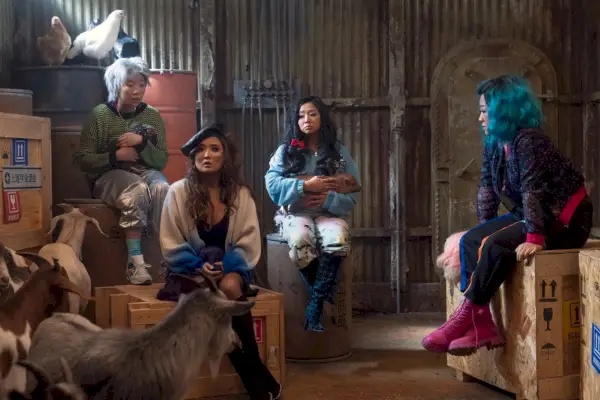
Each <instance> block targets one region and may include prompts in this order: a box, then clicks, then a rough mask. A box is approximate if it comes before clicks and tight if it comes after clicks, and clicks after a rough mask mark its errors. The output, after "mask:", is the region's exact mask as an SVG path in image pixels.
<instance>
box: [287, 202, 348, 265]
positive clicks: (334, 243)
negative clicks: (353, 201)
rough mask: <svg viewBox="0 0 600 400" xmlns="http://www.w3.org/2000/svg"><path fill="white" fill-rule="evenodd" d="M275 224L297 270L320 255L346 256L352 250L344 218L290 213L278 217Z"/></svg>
mask: <svg viewBox="0 0 600 400" xmlns="http://www.w3.org/2000/svg"><path fill="white" fill-rule="evenodd" d="M276 221H277V225H278V228H279V234H280V235H281V236H282V237H283V238H284V239H285V240H286V241H287V243H288V245H289V247H290V253H289V254H290V258H291V259H292V261H294V262H295V263H296V265H297V266H298V268H304V267H306V266H307V265H308V264H310V262H311V261H312V260H314V259H315V258H317V257H318V254H319V252H322V253H329V254H334V255H339V256H345V255H347V253H348V251H349V250H350V234H349V229H348V222H347V221H346V220H343V219H341V218H334V217H328V216H317V217H314V216H310V215H305V214H294V215H292V214H287V215H279V216H278V217H277V218H276Z"/></svg>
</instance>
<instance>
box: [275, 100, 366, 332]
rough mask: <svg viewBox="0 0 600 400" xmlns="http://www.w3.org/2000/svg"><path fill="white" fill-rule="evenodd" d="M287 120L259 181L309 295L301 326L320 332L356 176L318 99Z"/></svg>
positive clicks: (345, 246) (346, 241) (344, 249)
mask: <svg viewBox="0 0 600 400" xmlns="http://www.w3.org/2000/svg"><path fill="white" fill-rule="evenodd" d="M291 121H292V123H290V124H289V126H288V129H287V132H286V136H285V139H284V142H283V144H282V145H281V146H279V148H278V149H277V150H276V152H275V154H274V155H273V157H272V158H271V160H270V161H269V170H268V171H267V173H266V175H265V182H266V186H267V191H268V193H269V196H270V197H271V199H272V200H273V202H275V204H277V205H278V206H280V207H281V208H280V210H279V211H278V212H277V215H276V216H275V223H276V225H277V227H278V229H279V232H280V234H281V235H282V237H283V238H284V239H285V240H286V241H287V243H288V245H289V247H290V258H291V259H292V260H293V261H294V262H295V263H296V264H297V265H298V268H299V270H300V273H301V275H302V277H303V279H304V281H305V282H306V283H307V285H308V287H309V290H311V292H312V294H311V300H310V303H309V304H308V307H307V308H306V323H305V328H306V329H309V330H312V331H316V332H322V331H323V325H322V324H321V315H322V313H323V303H324V301H328V302H329V303H331V302H332V299H333V295H332V293H333V290H334V288H335V286H336V281H337V276H338V272H339V268H340V265H342V263H343V260H344V257H345V256H346V255H347V254H348V250H349V248H350V236H349V229H348V221H347V218H348V215H349V214H350V212H351V211H352V210H353V209H354V206H355V205H356V195H357V191H359V190H360V178H359V176H358V169H357V167H356V164H355V163H354V160H353V159H352V157H351V156H350V152H349V151H348V149H347V148H346V147H345V146H343V145H342V144H341V143H340V142H339V141H338V139H337V132H336V129H335V126H334V124H333V121H332V119H331V116H330V114H329V108H328V107H327V105H325V103H323V101H322V100H321V99H320V98H318V97H314V96H311V97H306V98H303V99H301V100H300V101H299V102H298V105H297V107H296V109H295V110H294V114H292V118H291Z"/></svg>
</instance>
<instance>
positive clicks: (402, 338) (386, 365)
mask: <svg viewBox="0 0 600 400" xmlns="http://www.w3.org/2000/svg"><path fill="white" fill-rule="evenodd" d="M442 322H443V315H441V314H439V315H438V314H406V315H368V316H355V317H354V318H353V328H352V330H353V349H354V350H353V354H352V356H351V357H349V358H347V359H346V360H343V361H339V362H335V363H323V364H295V363H288V364H287V367H286V368H287V373H286V384H285V391H284V393H285V400H310V399H319V400H342V399H352V400H354V399H355V400H405V399H406V400H408V399H411V400H428V399H432V400H433V399H435V400H442V399H443V400H481V399H485V400H505V399H514V396H512V395H509V394H506V393H503V392H500V391H498V390H496V389H493V388H489V387H486V386H484V385H483V384H480V383H461V382H459V381H458V380H457V379H456V378H455V374H454V370H452V369H450V368H448V367H447V366H446V357H445V356H440V355H436V354H432V353H428V352H426V351H425V350H423V348H422V347H421V344H420V341H421V338H422V337H423V336H424V335H426V334H427V333H429V332H430V331H431V330H432V329H435V328H436V327H438V326H439V325H440V324H441V323H442ZM220 399H223V400H224V398H220ZM234 399H235V400H242V399H247V397H246V396H235V397H229V398H227V400H234Z"/></svg>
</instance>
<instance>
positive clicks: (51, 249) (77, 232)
mask: <svg viewBox="0 0 600 400" xmlns="http://www.w3.org/2000/svg"><path fill="white" fill-rule="evenodd" d="M59 206H61V207H62V208H63V209H64V210H65V211H66V213H65V214H61V215H57V216H56V217H54V218H52V223H51V225H50V232H49V234H51V233H52V232H53V231H54V229H56V224H57V222H58V221H62V227H61V230H60V233H59V235H58V239H57V240H56V242H55V243H49V244H47V245H45V246H44V247H42V248H41V249H40V251H39V252H38V254H39V255H40V256H42V257H44V258H45V259H46V260H47V261H48V262H52V259H54V258H56V259H57V260H58V262H59V263H60V265H61V266H62V267H63V271H64V272H65V274H66V276H67V277H68V278H69V280H70V281H71V282H73V283H74V284H76V285H77V287H79V288H81V290H82V292H83V293H84V294H85V295H87V296H91V294H92V281H91V279H90V274H89V273H88V271H87V269H86V268H85V265H83V263H82V262H81V246H82V244H83V239H84V236H85V228H86V226H87V223H88V222H91V223H92V224H94V225H95V226H96V228H97V229H98V231H100V233H101V234H103V235H104V236H107V237H108V235H106V233H104V232H103V231H102V228H100V224H99V223H98V221H97V220H96V219H94V218H92V217H89V216H87V215H85V214H84V213H83V212H81V210H80V209H79V208H77V207H73V206H72V205H70V204H64V203H61V204H59ZM86 307H87V301H86V300H84V299H82V298H80V297H79V296H76V295H74V294H69V312H72V313H76V314H79V313H82V312H83V311H85V308H86Z"/></svg>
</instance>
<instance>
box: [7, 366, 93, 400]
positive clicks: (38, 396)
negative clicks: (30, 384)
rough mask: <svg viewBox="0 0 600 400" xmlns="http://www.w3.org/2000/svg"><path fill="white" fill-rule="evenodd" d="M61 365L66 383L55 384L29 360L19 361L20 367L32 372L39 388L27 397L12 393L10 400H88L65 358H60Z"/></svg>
mask: <svg viewBox="0 0 600 400" xmlns="http://www.w3.org/2000/svg"><path fill="white" fill-rule="evenodd" d="M60 364H61V367H62V370H63V375H64V376H65V381H64V382H60V383H54V382H52V380H51V379H50V378H49V377H48V374H47V373H46V372H45V371H44V370H42V369H41V368H39V367H38V366H36V365H34V364H32V363H31V362H29V361H27V360H19V362H18V365H19V366H21V367H23V368H25V369H26V370H28V371H29V372H31V373H32V374H33V375H34V376H35V379H36V380H37V386H36V387H35V389H34V390H33V391H32V392H31V394H29V395H26V394H23V393H19V392H16V391H13V392H11V393H10V395H9V397H8V400H87V395H86V394H85V392H84V391H83V389H82V388H81V386H79V385H77V384H76V383H75V382H74V381H73V372H72V371H71V369H70V368H69V366H68V365H67V362H66V361H65V359H64V358H62V357H61V358H60Z"/></svg>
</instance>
